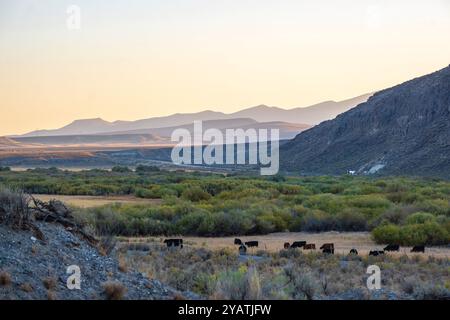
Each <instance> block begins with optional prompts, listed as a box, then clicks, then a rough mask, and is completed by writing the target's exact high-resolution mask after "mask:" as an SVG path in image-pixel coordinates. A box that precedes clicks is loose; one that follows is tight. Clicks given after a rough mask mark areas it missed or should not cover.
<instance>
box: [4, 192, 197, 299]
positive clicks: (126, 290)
mask: <svg viewBox="0 0 450 320" xmlns="http://www.w3.org/2000/svg"><path fill="white" fill-rule="evenodd" d="M38 205H39V208H40V210H39V211H36V210H35V209H34V208H28V207H27V200H26V199H25V198H23V197H22V196H21V195H17V194H14V193H10V192H9V191H5V190H3V191H1V192H0V300H5V299H20V300H22V299H62V300H67V299H174V298H180V297H183V298H187V299H189V298H197V297H196V296H195V295H194V294H192V293H189V292H178V291H176V290H174V289H172V288H170V287H168V286H166V285H163V284H162V283H160V282H159V281H157V280H155V279H148V278H147V277H146V276H144V275H143V274H141V273H138V272H134V271H132V270H126V269H124V268H122V267H121V265H120V264H119V263H118V261H117V260H116V259H115V258H114V253H112V254H110V255H108V254H106V253H105V249H104V248H105V247H104V246H102V243H101V242H100V243H97V240H96V239H95V238H92V237H91V236H89V235H88V234H87V233H85V232H84V231H82V229H78V228H79V227H78V226H77V225H76V224H74V223H73V222H72V220H71V219H70V216H68V213H67V212H65V213H64V212H62V211H60V210H59V209H58V210H54V209H55V208H57V207H58V206H59V207H60V208H64V206H61V203H59V204H58V203H57V202H53V203H40V204H38ZM57 205H58V206H57ZM5 208H6V209H7V210H5ZM52 208H53V209H52ZM63 211H64V209H63ZM44 212H45V215H44ZM44 220H46V222H44ZM50 221H52V222H50ZM112 252H114V251H112ZM71 265H77V266H79V268H80V271H81V288H80V290H77V289H73V290H69V289H68V287H67V279H68V277H69V276H70V275H71V274H70V273H69V274H68V273H67V267H68V266H71Z"/></svg>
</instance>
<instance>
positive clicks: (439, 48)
mask: <svg viewBox="0 0 450 320" xmlns="http://www.w3.org/2000/svg"><path fill="white" fill-rule="evenodd" d="M71 4H75V5H78V6H79V7H80V9H81V29H80V30H69V29H68V28H67V27H66V19H67V17H68V15H67V13H66V9H67V7H68V6H69V5H71ZM449 35H450V1H448V0H428V1H422V0H409V1H407V0H341V1H335V0H314V1H313V0H308V1H302V0H164V1H162V0H147V1H144V0H128V1H118V0H103V1H101V0H70V1H66V0H0V135H4V134H18V133H24V132H28V131H31V130H36V129H51V128H57V127H61V126H63V125H65V124H67V123H69V122H71V121H73V120H75V119H81V118H95V117H101V118H103V119H105V120H109V121H113V120H135V119H140V118H148V117H152V116H161V115H168V114H172V113H176V112H196V111H201V110H205V109H212V110H216V111H222V112H226V113H229V112H234V111H237V110H239V109H242V108H245V107H250V106H254V105H258V104H267V105H274V106H279V107H283V108H293V107H301V106H308V105H310V104H314V103H317V102H321V101H323V100H343V99H346V98H351V97H354V96H358V95H360V94H364V93H367V92H371V91H374V90H378V89H383V88H386V87H390V86H392V85H395V84H398V83H401V82H403V81H406V80H409V79H411V78H413V77H417V76H420V75H424V74H427V73H430V72H433V71H436V70H438V69H441V68H444V67H446V66H448V65H449V64H450V40H449ZM292 122H296V120H295V119H292ZM298 122H300V121H298Z"/></svg>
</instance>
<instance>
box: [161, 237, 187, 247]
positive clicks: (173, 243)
mask: <svg viewBox="0 0 450 320" xmlns="http://www.w3.org/2000/svg"><path fill="white" fill-rule="evenodd" d="M164 243H165V244H166V245H167V247H168V248H170V247H180V248H183V239H166V240H164Z"/></svg>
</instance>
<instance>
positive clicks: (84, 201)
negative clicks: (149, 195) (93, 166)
mask: <svg viewBox="0 0 450 320" xmlns="http://www.w3.org/2000/svg"><path fill="white" fill-rule="evenodd" d="M33 196H34V197H35V198H37V199H39V200H42V201H49V200H51V199H57V200H60V201H62V202H64V203H67V204H68V205H72V206H77V207H81V208H91V207H99V206H103V205H106V204H113V203H117V202H119V203H133V204H153V205H156V204H160V203H161V199H142V198H136V197H134V196H64V195H51V194H50V195H47V194H34V195H33Z"/></svg>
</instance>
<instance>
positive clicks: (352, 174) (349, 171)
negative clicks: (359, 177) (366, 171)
mask: <svg viewBox="0 0 450 320" xmlns="http://www.w3.org/2000/svg"><path fill="white" fill-rule="evenodd" d="M347 174H348V175H351V176H356V171H354V170H348V171H347Z"/></svg>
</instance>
